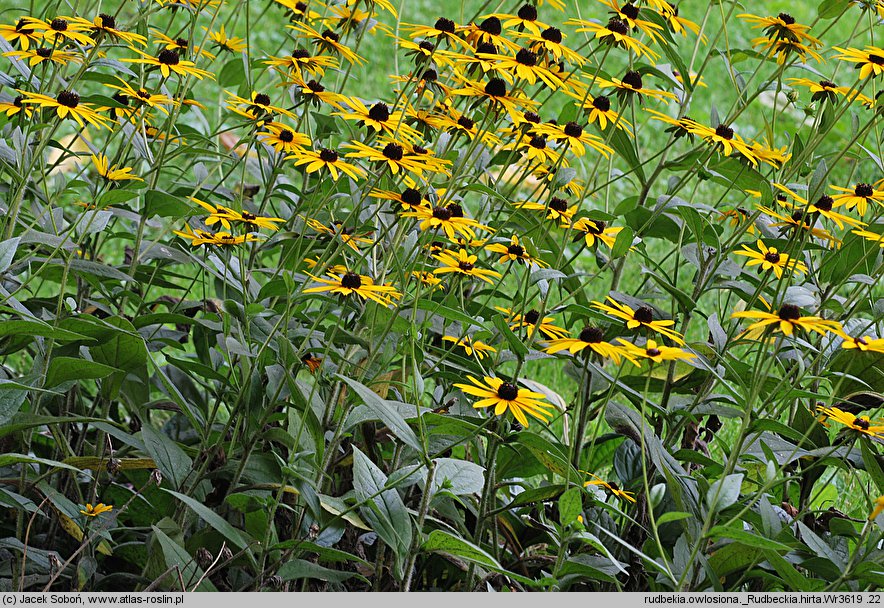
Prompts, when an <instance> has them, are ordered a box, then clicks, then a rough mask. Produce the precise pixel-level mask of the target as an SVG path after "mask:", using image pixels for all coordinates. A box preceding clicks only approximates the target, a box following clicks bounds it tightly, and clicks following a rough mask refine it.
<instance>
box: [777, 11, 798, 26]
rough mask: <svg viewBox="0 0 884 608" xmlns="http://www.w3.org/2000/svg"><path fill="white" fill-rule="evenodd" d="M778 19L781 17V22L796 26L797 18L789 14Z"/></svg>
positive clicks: (782, 14)
mask: <svg viewBox="0 0 884 608" xmlns="http://www.w3.org/2000/svg"><path fill="white" fill-rule="evenodd" d="M777 17H779V18H780V21H782V22H783V23H785V24H786V25H794V24H795V17H793V16H792V15H790V14H789V13H780V14H779V15H777Z"/></svg>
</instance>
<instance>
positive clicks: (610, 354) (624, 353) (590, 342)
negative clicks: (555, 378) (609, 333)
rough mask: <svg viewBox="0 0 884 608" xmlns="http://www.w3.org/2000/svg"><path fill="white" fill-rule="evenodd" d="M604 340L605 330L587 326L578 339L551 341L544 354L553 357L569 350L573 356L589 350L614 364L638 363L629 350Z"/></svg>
mask: <svg viewBox="0 0 884 608" xmlns="http://www.w3.org/2000/svg"><path fill="white" fill-rule="evenodd" d="M604 338H605V332H604V330H602V329H601V328H599V327H593V326H587V327H584V328H583V330H582V331H581V332H580V335H579V336H578V337H576V338H570V337H568V338H557V339H555V340H550V341H549V343H548V346H547V347H546V348H544V349H543V352H545V353H549V354H551V355H552V354H555V353H558V352H561V351H563V350H567V351H568V352H569V353H571V354H572V355H575V354H577V353H578V352H581V351H583V350H585V349H587V348H588V349H590V350H592V351H593V352H595V353H597V354H598V355H599V356H601V357H604V358H605V359H611V360H612V361H613V362H614V363H618V364H619V363H620V361H621V359H622V358H626V359H628V360H630V361H632V362H633V363H636V361H635V359H634V357H633V355H632V353H631V352H630V351H629V350H627V349H625V348H623V347H622V346H617V345H615V344H611V343H610V342H605V339H604Z"/></svg>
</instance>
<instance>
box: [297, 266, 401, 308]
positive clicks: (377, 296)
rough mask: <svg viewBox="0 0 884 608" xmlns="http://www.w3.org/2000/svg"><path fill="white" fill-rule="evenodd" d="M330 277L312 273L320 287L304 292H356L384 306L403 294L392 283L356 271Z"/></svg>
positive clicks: (364, 298) (361, 296) (349, 293)
mask: <svg viewBox="0 0 884 608" xmlns="http://www.w3.org/2000/svg"><path fill="white" fill-rule="evenodd" d="M327 275H328V277H329V278H324V277H316V276H313V275H312V274H311V275H310V277H311V278H312V279H313V280H314V281H317V282H319V283H322V285H320V286H319V287H310V288H309V289H305V290H304V293H322V292H330V293H339V294H341V295H342V296H349V295H352V294H354V293H355V294H356V295H357V296H359V297H360V298H362V299H363V300H374V301H375V302H377V303H378V304H383V305H384V306H386V305H388V304H390V303H391V302H392V301H393V300H394V299H399V298H401V297H402V294H401V293H399V291H397V290H396V288H395V287H393V286H392V285H386V284H375V282H374V280H373V279H372V278H371V277H367V276H365V275H361V274H356V273H355V272H347V273H344V274H335V273H331V272H329V273H327Z"/></svg>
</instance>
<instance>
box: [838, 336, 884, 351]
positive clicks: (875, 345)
mask: <svg viewBox="0 0 884 608" xmlns="http://www.w3.org/2000/svg"><path fill="white" fill-rule="evenodd" d="M838 335H840V336H841V337H842V338H843V339H844V341H843V342H842V343H841V348H843V349H846V350H853V349H856V350H858V351H861V352H873V353H884V339H882V338H871V337H869V336H865V337H860V336H856V337H853V336H849V335H847V334H846V333H843V332H841V333H839V334H838Z"/></svg>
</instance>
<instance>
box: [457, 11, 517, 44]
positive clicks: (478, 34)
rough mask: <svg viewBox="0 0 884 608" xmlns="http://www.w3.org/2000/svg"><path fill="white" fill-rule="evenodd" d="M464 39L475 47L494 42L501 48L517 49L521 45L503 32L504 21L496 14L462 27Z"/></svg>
mask: <svg viewBox="0 0 884 608" xmlns="http://www.w3.org/2000/svg"><path fill="white" fill-rule="evenodd" d="M460 33H461V35H462V36H463V37H464V39H465V40H466V41H467V42H468V43H469V44H471V45H472V46H473V47H478V46H479V45H480V44H493V45H494V46H495V47H497V48H499V49H503V48H507V49H509V50H511V51H515V50H517V49H518V48H519V45H518V44H516V43H514V42H513V41H512V40H510V39H509V38H508V37H507V36H506V35H505V34H504V33H503V23H502V22H501V20H500V18H499V17H497V16H496V15H489V16H487V17H485V18H484V19H483V20H482V21H481V22H480V23H478V24H476V23H469V24H467V25H465V26H463V27H462V28H460Z"/></svg>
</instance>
